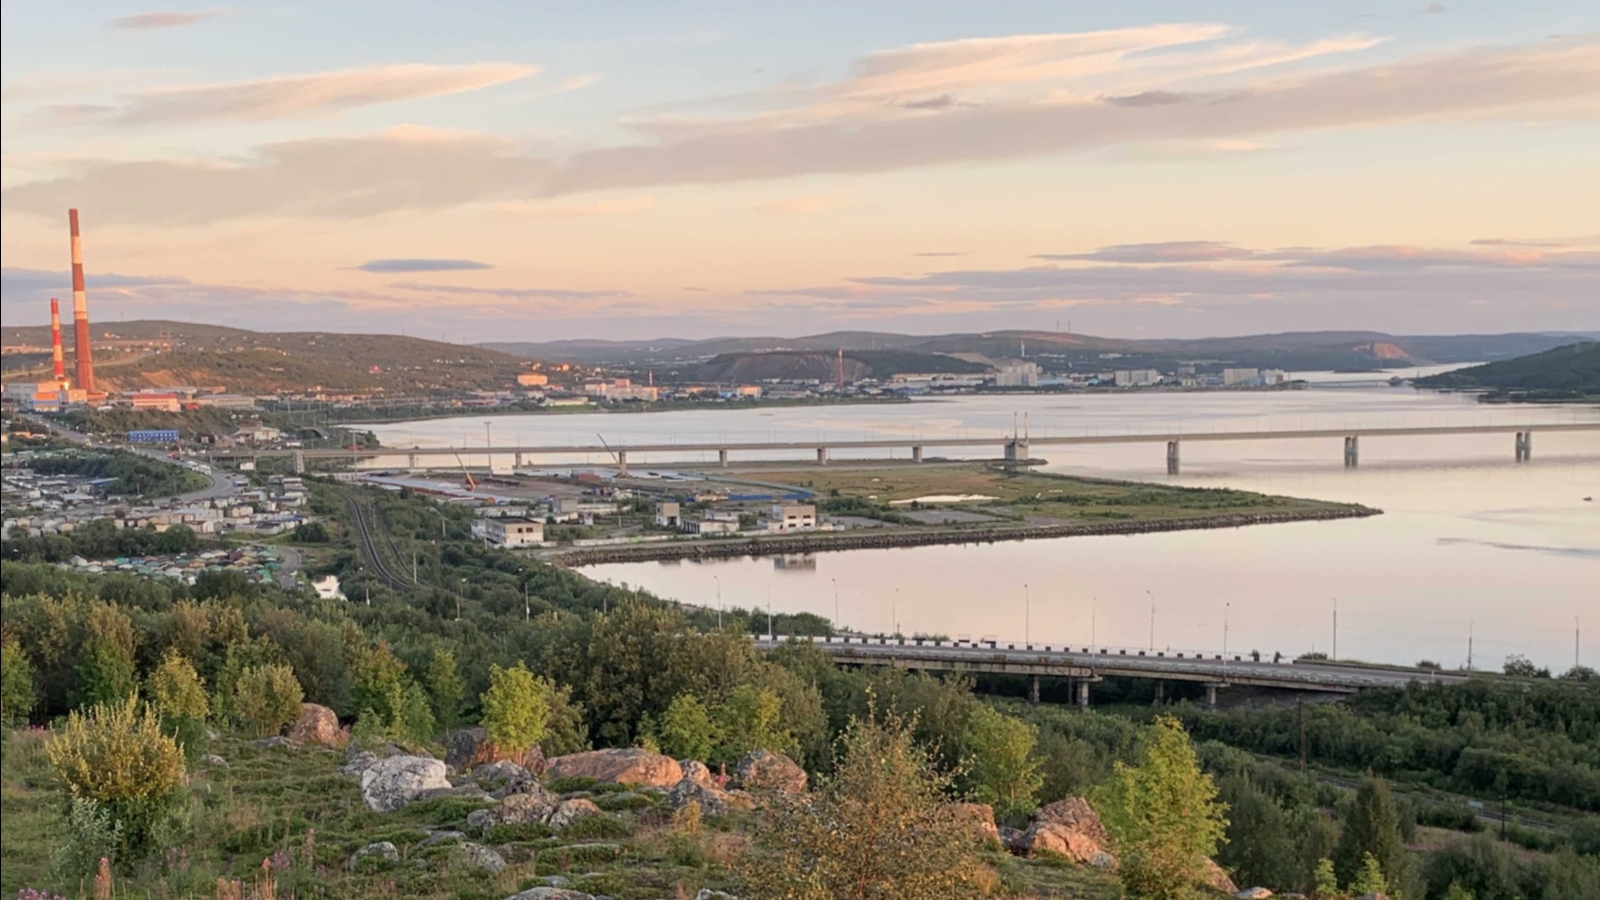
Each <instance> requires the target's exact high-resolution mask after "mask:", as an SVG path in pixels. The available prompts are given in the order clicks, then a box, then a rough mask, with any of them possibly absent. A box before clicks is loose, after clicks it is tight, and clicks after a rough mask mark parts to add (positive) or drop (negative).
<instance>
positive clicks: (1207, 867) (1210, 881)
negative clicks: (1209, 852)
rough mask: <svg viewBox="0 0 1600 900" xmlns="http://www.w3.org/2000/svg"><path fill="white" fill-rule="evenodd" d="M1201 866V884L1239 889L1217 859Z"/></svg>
mask: <svg viewBox="0 0 1600 900" xmlns="http://www.w3.org/2000/svg"><path fill="white" fill-rule="evenodd" d="M1201 866H1202V870H1201V873H1200V883H1201V884H1203V885H1205V886H1206V887H1208V888H1211V889H1212V890H1214V891H1221V892H1222V893H1224V894H1232V893H1236V892H1237V891H1238V890H1239V886H1238V885H1236V884H1234V883H1233V879H1232V878H1229V877H1228V873H1227V872H1224V871H1222V867H1221V866H1219V865H1217V863H1216V860H1213V859H1207V860H1206V861H1205V862H1204V863H1202V864H1201ZM1365 900H1373V898H1371V897H1368V898H1365ZM1380 900H1387V898H1380Z"/></svg>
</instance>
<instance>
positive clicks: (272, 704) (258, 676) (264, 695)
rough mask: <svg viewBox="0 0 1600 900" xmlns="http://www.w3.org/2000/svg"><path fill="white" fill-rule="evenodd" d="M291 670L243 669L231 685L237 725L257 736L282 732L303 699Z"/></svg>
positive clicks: (278, 666) (276, 667) (274, 666)
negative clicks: (237, 720)
mask: <svg viewBox="0 0 1600 900" xmlns="http://www.w3.org/2000/svg"><path fill="white" fill-rule="evenodd" d="M304 696H305V695H304V694H303V693H302V692H301V690H300V682H298V681H296V680H295V678H294V670H293V669H290V668H289V667H288V666H285V665H282V664H276V663H274V664H269V665H265V666H257V667H255V668H252V669H245V670H244V671H243V672H241V673H240V674H239V680H238V682H236V683H235V685H234V695H233V709H234V713H235V715H237V716H238V718H239V720H240V722H241V724H243V725H244V726H245V728H247V729H248V730H249V731H250V732H251V733H253V734H255V735H256V736H257V737H266V736H268V735H273V734H277V733H278V732H280V731H282V730H283V728H284V726H285V725H288V724H289V723H291V722H293V721H294V720H295V718H296V717H298V716H299V715H300V701H301V700H302V699H303V698H304Z"/></svg>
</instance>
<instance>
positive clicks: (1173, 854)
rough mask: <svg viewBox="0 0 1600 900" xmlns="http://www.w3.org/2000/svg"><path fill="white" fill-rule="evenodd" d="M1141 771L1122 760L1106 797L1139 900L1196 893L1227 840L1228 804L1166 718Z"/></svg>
mask: <svg viewBox="0 0 1600 900" xmlns="http://www.w3.org/2000/svg"><path fill="white" fill-rule="evenodd" d="M1152 731H1153V733H1152V735H1151V738H1150V740H1149V742H1148V743H1147V744H1146V746H1145V749H1144V754H1143V757H1142V758H1141V759H1140V761H1139V765H1137V766H1129V765H1127V764H1125V763H1122V762H1118V763H1117V764H1116V766H1115V769H1114V771H1113V774H1112V779H1111V782H1110V783H1109V784H1107V785H1106V786H1105V787H1104V788H1103V789H1102V790H1101V791H1100V792H1099V795H1098V801H1099V802H1098V803H1096V807H1097V808H1098V809H1099V810H1100V815H1101V818H1102V819H1103V820H1104V822H1105V825H1106V829H1107V830H1108V831H1109V832H1110V833H1111V836H1112V839H1113V840H1114V841H1115V843H1116V846H1117V848H1118V851H1119V854H1120V857H1121V862H1122V876H1123V884H1124V885H1125V886H1126V887H1127V889H1128V892H1129V893H1130V894H1132V895H1133V896H1135V897H1143V898H1151V900H1171V898H1181V897H1186V896H1189V895H1191V894H1192V893H1193V885H1194V884H1195V883H1196V882H1197V881H1198V880H1199V878H1200V876H1201V874H1202V872H1203V866H1204V862H1205V860H1206V858H1207V857H1209V856H1211V855H1212V854H1213V853H1215V852H1216V849H1217V845H1218V843H1220V842H1221V841H1222V840H1224V834H1225V831H1226V829H1227V825H1228V820H1227V817H1226V814H1227V806H1226V805H1225V804H1223V803H1221V802H1219V801H1218V800H1217V788H1216V785H1215V784H1213V783H1212V781H1211V776H1209V775H1206V774H1205V773H1203V772H1201V771H1200V763H1199V760H1198V759H1196V757H1195V752H1194V746H1193V745H1192V744H1190V743H1189V735H1188V734H1187V733H1186V732H1185V731H1184V730H1183V725H1182V724H1181V723H1179V722H1178V720H1177V719H1175V718H1173V717H1171V716H1160V717H1158V718H1157V719H1156V721H1155V723H1154V725H1153V726H1152Z"/></svg>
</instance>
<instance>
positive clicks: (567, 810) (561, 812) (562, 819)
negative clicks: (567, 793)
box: [546, 800, 600, 829]
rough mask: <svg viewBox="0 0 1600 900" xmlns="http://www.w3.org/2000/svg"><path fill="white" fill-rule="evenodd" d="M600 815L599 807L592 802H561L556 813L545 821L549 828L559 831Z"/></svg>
mask: <svg viewBox="0 0 1600 900" xmlns="http://www.w3.org/2000/svg"><path fill="white" fill-rule="evenodd" d="M598 815H600V807H598V806H595V805H594V801H592V800H563V801H561V805H560V806H558V807H556V811H555V812H553V813H551V814H550V818H549V819H548V820H546V821H547V822H548V823H549V825H550V827H551V828H556V829H561V828H565V827H567V826H568V825H571V824H572V823H573V822H576V821H578V820H579V819H586V818H588V817H589V816H598Z"/></svg>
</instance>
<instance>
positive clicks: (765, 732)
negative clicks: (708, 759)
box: [712, 684, 795, 762]
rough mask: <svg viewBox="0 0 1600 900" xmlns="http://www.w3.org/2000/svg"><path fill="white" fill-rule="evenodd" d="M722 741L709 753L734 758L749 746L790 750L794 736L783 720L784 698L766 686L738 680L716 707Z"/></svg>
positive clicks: (772, 749)
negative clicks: (760, 686)
mask: <svg viewBox="0 0 1600 900" xmlns="http://www.w3.org/2000/svg"><path fill="white" fill-rule="evenodd" d="M717 731H718V732H719V734H720V735H721V738H722V740H721V743H720V744H719V746H718V747H717V750H716V752H715V753H713V754H712V755H713V756H715V757H716V758H717V761H718V762H734V761H736V760H738V759H740V758H741V757H743V756H744V755H745V754H746V753H749V752H750V751H752V750H770V751H772V752H773V753H793V752H794V746H795V744H794V736H793V735H792V734H790V732H789V729H788V728H786V727H784V724H783V698H781V697H779V696H778V695H777V693H776V692H774V691H772V690H769V689H767V688H758V687H756V686H755V685H753V684H741V685H739V686H738V687H736V688H734V689H733V690H732V691H731V692H729V694H728V699H727V700H726V701H724V702H723V703H722V705H721V706H720V707H718V709H717Z"/></svg>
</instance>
